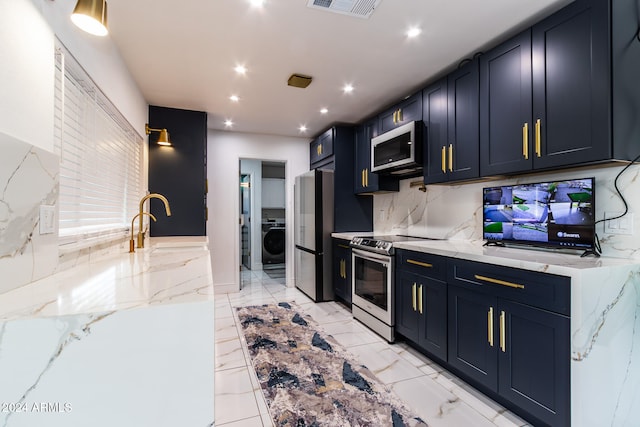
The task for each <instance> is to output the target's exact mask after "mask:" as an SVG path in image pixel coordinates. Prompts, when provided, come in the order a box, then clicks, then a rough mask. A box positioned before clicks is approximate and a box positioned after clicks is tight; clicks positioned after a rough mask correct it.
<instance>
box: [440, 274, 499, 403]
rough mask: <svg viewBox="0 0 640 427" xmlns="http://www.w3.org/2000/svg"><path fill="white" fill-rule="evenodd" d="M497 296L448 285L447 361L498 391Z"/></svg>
mask: <svg viewBox="0 0 640 427" xmlns="http://www.w3.org/2000/svg"><path fill="white" fill-rule="evenodd" d="M497 312H498V299H497V298H496V297H495V296H492V295H486V294H482V293H479V292H475V291H470V290H467V289H463V288H460V287H458V286H451V285H450V286H449V339H448V343H449V360H448V362H449V365H451V366H452V367H454V368H456V369H457V370H458V371H460V372H462V373H463V374H465V375H466V376H467V377H469V378H470V379H472V380H474V381H477V382H478V383H480V384H481V385H483V386H485V387H487V388H488V389H489V390H491V391H494V392H497V391H498V354H497V353H496V349H497V347H498V345H499V343H498V340H499V334H498V322H497V320H498V318H497V315H496V313H497Z"/></svg>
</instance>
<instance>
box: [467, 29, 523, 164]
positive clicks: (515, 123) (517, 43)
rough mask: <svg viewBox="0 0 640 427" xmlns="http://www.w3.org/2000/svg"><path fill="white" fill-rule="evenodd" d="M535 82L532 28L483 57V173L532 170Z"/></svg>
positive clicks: (481, 159) (481, 121) (481, 64)
mask: <svg viewBox="0 0 640 427" xmlns="http://www.w3.org/2000/svg"><path fill="white" fill-rule="evenodd" d="M531 85H532V82H531V30H527V31H525V32H523V33H521V34H520V35H519V36H517V37H514V38H513V39H511V40H509V41H507V42H505V43H503V44H502V45H500V46H498V47H496V48H495V49H492V50H491V51H490V52H488V53H486V54H484V55H483V56H481V57H480V102H481V108H480V147H481V149H480V173H481V175H482V176H487V175H494V174H501V173H508V172H516V171H526V170H530V169H531V167H532V159H533V156H532V155H531V152H532V149H531V141H530V135H531V129H530V128H531V118H532V117H533V116H532V104H531V103H532V96H531Z"/></svg>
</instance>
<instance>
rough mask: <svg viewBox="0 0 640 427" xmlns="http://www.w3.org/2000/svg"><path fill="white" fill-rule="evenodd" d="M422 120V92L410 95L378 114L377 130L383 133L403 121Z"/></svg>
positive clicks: (401, 123)
mask: <svg viewBox="0 0 640 427" xmlns="http://www.w3.org/2000/svg"><path fill="white" fill-rule="evenodd" d="M414 120H422V92H421V91H420V92H418V93H416V94H413V95H411V96H410V97H408V98H406V99H404V100H403V101H401V102H399V103H398V104H396V105H394V106H393V107H391V108H389V109H388V110H386V111H384V112H383V113H381V114H380V115H379V116H378V121H379V127H378V130H379V132H380V133H381V134H382V133H385V132H388V131H390V130H391V129H394V128H396V127H398V126H400V125H403V124H405V123H409V122H412V121H414Z"/></svg>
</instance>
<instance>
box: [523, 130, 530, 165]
mask: <svg viewBox="0 0 640 427" xmlns="http://www.w3.org/2000/svg"><path fill="white" fill-rule="evenodd" d="M522 155H523V156H524V158H525V159H526V160H529V123H525V124H524V126H522Z"/></svg>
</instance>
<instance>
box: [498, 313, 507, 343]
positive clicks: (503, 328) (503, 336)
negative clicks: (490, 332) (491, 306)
mask: <svg viewBox="0 0 640 427" xmlns="http://www.w3.org/2000/svg"><path fill="white" fill-rule="evenodd" d="M506 326H507V322H506V315H505V314H504V311H501V312H500V350H502V352H503V353H505V352H506V351H507V338H506V335H507V334H506Z"/></svg>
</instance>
